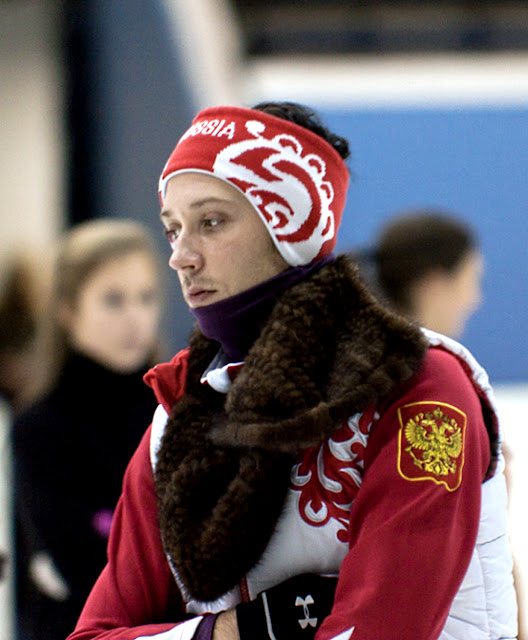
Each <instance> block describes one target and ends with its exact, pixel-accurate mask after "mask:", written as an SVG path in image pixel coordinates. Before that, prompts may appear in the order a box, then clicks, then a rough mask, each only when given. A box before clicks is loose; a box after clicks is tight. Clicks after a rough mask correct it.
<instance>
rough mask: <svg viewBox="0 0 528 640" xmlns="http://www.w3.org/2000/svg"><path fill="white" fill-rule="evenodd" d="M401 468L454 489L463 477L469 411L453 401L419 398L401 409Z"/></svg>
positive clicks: (412, 477) (406, 474) (403, 472)
mask: <svg viewBox="0 0 528 640" xmlns="http://www.w3.org/2000/svg"><path fill="white" fill-rule="evenodd" d="M398 412H399V418H400V424H401V429H400V439H399V456H398V471H399V473H400V475H402V476H403V477H404V478H406V479H407V480H426V479H430V480H434V481H435V482H437V483H442V484H444V485H445V486H446V488H447V489H448V490H450V491H453V490H454V489H456V488H457V487H458V486H459V485H460V482H461V479H462V473H461V472H462V466H463V464H464V456H463V450H464V432H465V427H466V415H465V414H464V413H463V412H462V411H460V410H459V409H456V408H455V407H452V406H450V405H446V404H442V403H434V402H422V403H420V402H417V403H413V404H410V405H407V406H405V407H401V408H400V409H398Z"/></svg>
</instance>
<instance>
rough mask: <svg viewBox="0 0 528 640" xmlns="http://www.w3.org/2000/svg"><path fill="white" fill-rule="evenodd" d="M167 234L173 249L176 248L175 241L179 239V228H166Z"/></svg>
mask: <svg viewBox="0 0 528 640" xmlns="http://www.w3.org/2000/svg"><path fill="white" fill-rule="evenodd" d="M165 235H166V236H167V238H168V240H169V244H170V246H171V249H174V243H175V242H176V240H177V239H178V236H179V235H180V231H179V229H165Z"/></svg>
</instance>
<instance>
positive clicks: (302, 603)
mask: <svg viewBox="0 0 528 640" xmlns="http://www.w3.org/2000/svg"><path fill="white" fill-rule="evenodd" d="M309 604H314V599H313V598H312V596H310V595H308V596H306V598H301V597H300V596H297V598H296V600H295V606H296V607H302V608H303V613H304V618H303V619H302V620H298V621H297V622H298V623H299V625H300V627H301V629H306V627H307V626H308V625H310V626H311V627H316V626H317V618H310V612H309V611H308V605H309Z"/></svg>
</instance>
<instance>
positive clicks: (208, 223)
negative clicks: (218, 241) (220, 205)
mask: <svg viewBox="0 0 528 640" xmlns="http://www.w3.org/2000/svg"><path fill="white" fill-rule="evenodd" d="M221 222H222V220H221V218H216V217H215V218H204V219H203V220H202V225H203V226H204V227H205V228H206V229H214V228H215V227H218V225H219V224H220V223H221Z"/></svg>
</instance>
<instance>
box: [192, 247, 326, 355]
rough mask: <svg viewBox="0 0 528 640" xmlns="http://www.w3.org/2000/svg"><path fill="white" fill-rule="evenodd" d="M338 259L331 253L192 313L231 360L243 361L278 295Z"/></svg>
mask: <svg viewBox="0 0 528 640" xmlns="http://www.w3.org/2000/svg"><path fill="white" fill-rule="evenodd" d="M334 261H335V256H334V255H333V254H329V255H327V256H325V257H324V258H322V259H321V260H317V262H313V263H311V264H308V265H305V266H300V267H292V268H291V269H287V270H286V271H283V272H282V273H279V274H278V275H276V276H274V277H273V278H270V279H269V280H265V281H264V282H261V283H260V284H257V285H256V286H255V287H251V289H246V291H242V293H238V294H237V295H235V296H232V297H230V298H225V299H224V300H220V301H219V302H215V303H213V304H209V305H207V306H205V307H198V308H197V309H191V312H192V313H193V314H194V316H195V317H196V320H197V321H198V325H199V327H200V330H201V331H202V333H203V334H204V336H206V337H207V338H210V339H212V340H216V341H217V342H219V343H220V344H221V346H222V349H223V350H224V352H225V353H226V355H227V356H228V358H229V360H230V362H240V361H242V360H243V359H244V358H245V356H246V355H247V352H248V351H249V350H250V348H251V347H252V345H253V343H254V342H255V340H256V339H257V338H258V337H259V335H260V332H261V330H262V327H263V326H264V324H265V323H266V321H267V319H268V316H269V314H270V313H271V310H272V309H273V306H274V305H275V302H276V301H277V297H278V296H279V295H280V294H281V293H283V292H284V291H286V289H289V288H290V287H292V286H293V285H294V284H296V283H297V282H299V281H300V280H303V279H304V278H306V277H307V276H308V275H310V274H312V273H313V272H315V271H317V270H318V269H320V268H321V267H323V266H325V265H326V264H330V263H331V262H334Z"/></svg>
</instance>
